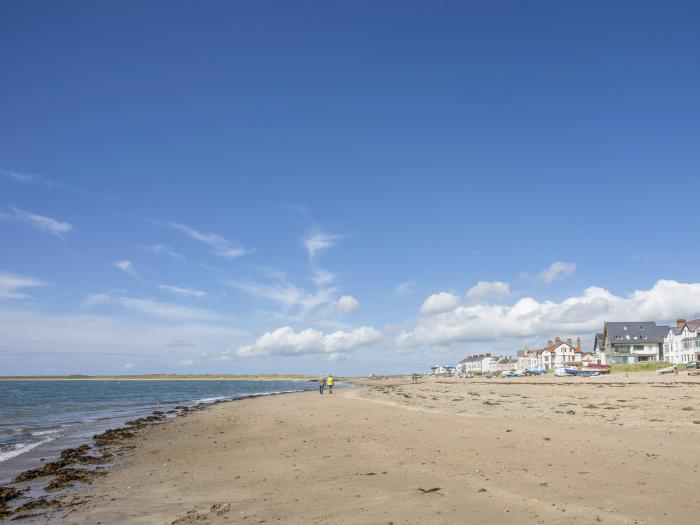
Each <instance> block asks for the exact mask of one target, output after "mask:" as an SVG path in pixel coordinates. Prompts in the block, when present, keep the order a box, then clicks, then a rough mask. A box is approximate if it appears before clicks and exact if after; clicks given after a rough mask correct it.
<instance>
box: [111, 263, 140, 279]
mask: <svg viewBox="0 0 700 525" xmlns="http://www.w3.org/2000/svg"><path fill="white" fill-rule="evenodd" d="M114 266H115V267H117V268H119V269H120V270H121V271H122V272H125V273H128V274H129V275H131V276H132V277H138V273H137V272H136V268H135V267H134V264H133V263H132V262H131V261H114Z"/></svg>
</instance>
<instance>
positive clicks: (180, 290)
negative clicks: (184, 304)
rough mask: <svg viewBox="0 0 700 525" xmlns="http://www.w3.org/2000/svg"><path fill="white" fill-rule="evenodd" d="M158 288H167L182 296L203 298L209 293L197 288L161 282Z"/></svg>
mask: <svg viewBox="0 0 700 525" xmlns="http://www.w3.org/2000/svg"><path fill="white" fill-rule="evenodd" d="M158 288H160V289H161V290H165V291H166V292H170V293H172V294H175V295H179V296H181V297H196V298H198V299H201V298H202V297H205V296H206V295H207V294H206V292H203V291H201V290H195V289H194V288H188V287H184V286H175V285H172V284H159V285H158Z"/></svg>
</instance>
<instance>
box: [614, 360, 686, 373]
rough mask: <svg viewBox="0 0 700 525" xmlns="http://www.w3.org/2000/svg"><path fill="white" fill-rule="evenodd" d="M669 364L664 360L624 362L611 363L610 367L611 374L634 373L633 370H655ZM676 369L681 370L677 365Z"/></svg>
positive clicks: (669, 364)
mask: <svg viewBox="0 0 700 525" xmlns="http://www.w3.org/2000/svg"><path fill="white" fill-rule="evenodd" d="M669 366H671V363H668V362H666V361H661V362H650V363H625V364H613V365H611V368H610V373H611V374H619V373H625V374H627V373H635V372H655V371H657V370H658V369H659V368H666V367H669ZM678 370H681V367H680V365H679V367H678Z"/></svg>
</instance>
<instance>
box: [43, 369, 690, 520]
mask: <svg viewBox="0 0 700 525" xmlns="http://www.w3.org/2000/svg"><path fill="white" fill-rule="evenodd" d="M699 388H700V378H697V377H688V376H687V375H679V376H657V375H655V374H631V376H630V377H629V378H627V377H625V376H624V375H622V376H620V375H616V376H609V377H599V378H590V379H585V380H582V379H580V378H563V379H554V378H552V377H542V378H532V379H514V380H491V381H489V380H453V379H443V380H421V381H420V382H417V383H414V382H411V381H410V380H384V381H383V380H367V381H366V386H362V387H356V388H347V389H338V390H336V393H334V394H333V395H332V396H330V395H324V396H323V397H321V396H319V395H318V393H315V392H305V393H296V394H285V395H280V396H270V397H262V398H256V399H247V400H242V401H235V402H229V403H221V404H218V405H214V406H211V407H209V408H207V409H205V410H202V411H196V412H193V413H190V414H188V415H187V416H186V417H179V418H176V419H175V420H172V421H169V422H166V423H162V424H158V425H155V426H152V427H147V428H144V429H143V430H141V431H140V432H139V433H138V434H137V436H136V437H135V438H133V439H131V440H130V441H129V445H130V447H132V448H130V449H129V450H128V451H127V452H126V454H125V456H123V459H124V464H123V465H122V466H120V467H118V468H116V469H115V470H113V471H111V472H109V473H108V474H107V475H105V476H103V477H100V478H98V479H96V480H95V481H94V482H93V483H92V484H91V485H90V487H89V488H88V489H87V490H86V491H84V492H82V493H81V494H80V495H79V496H78V501H79V502H80V504H79V505H76V506H74V507H73V508H72V509H71V510H70V511H69V512H67V514H64V517H63V518H62V519H58V518H55V519H53V520H52V521H51V522H52V523H64V524H99V523H101V524H109V523H137V524H146V523H148V524H151V523H153V524H173V525H178V524H188V523H200V522H203V523H212V524H215V523H372V524H374V523H377V524H385V525H386V524H391V523H393V524H411V523H412V524H419V523H562V524H564V523H567V524H568V523H639V524H645V523H660V524H661V523H697V522H698V519H700V494H698V492H697V487H698V486H700V474H699V472H698V469H699V467H700V448H699V446H700V445H699V443H700V441H699V438H700V410H699V408H698V405H697V400H698V392H699Z"/></svg>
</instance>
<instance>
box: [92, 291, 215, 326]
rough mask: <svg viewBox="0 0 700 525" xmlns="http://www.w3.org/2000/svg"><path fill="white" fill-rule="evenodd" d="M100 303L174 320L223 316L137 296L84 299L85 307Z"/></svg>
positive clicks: (96, 295) (100, 294)
mask: <svg viewBox="0 0 700 525" xmlns="http://www.w3.org/2000/svg"><path fill="white" fill-rule="evenodd" d="M99 304H116V305H119V306H122V307H123V308H126V309H128V310H133V311H136V312H139V313H142V314H148V315H151V316H153V317H159V318H161V319H170V320H173V321H186V320H216V319H221V318H222V317H223V316H222V315H221V314H219V313H218V312H214V311H212V310H206V309H203V308H190V307H188V306H182V305H179V304H174V303H165V302H161V301H152V300H150V299H140V298H137V297H125V296H121V297H112V296H110V295H108V294H106V293H95V294H90V295H88V296H87V297H86V298H85V299H84V300H83V306H84V307H90V306H95V305H99Z"/></svg>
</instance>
